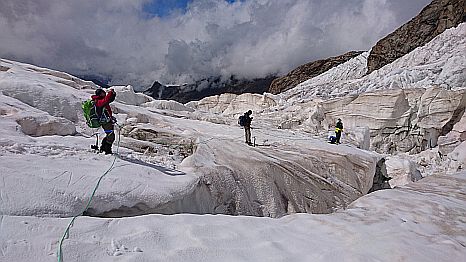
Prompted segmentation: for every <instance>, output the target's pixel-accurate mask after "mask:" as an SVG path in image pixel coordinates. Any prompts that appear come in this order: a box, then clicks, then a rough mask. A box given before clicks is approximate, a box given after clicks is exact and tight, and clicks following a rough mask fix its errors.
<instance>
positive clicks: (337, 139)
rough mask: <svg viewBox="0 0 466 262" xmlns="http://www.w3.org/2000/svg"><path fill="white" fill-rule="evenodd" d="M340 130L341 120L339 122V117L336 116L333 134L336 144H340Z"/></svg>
mask: <svg viewBox="0 0 466 262" xmlns="http://www.w3.org/2000/svg"><path fill="white" fill-rule="evenodd" d="M341 132H343V122H341V119H340V118H338V121H337V123H336V125H335V135H336V140H335V143H337V144H340V138H341Z"/></svg>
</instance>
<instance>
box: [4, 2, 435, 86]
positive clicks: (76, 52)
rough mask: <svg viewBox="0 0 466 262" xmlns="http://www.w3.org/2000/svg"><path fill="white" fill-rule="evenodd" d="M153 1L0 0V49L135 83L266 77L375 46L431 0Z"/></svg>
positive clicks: (43, 62)
mask: <svg viewBox="0 0 466 262" xmlns="http://www.w3.org/2000/svg"><path fill="white" fill-rule="evenodd" d="M147 1H148V0H137V1H123V0H118V1H115V0H100V1H95V0H80V1H74V0H0V36H1V41H0V56H1V57H6V58H10V59H17V60H20V61H24V62H31V63H34V64H38V65H41V66H47V67H52V68H56V69H59V70H64V71H68V72H71V73H74V74H94V75H108V76H110V77H111V78H112V79H113V80H114V82H120V83H121V82H123V83H132V84H136V85H150V84H151V83H152V82H153V81H154V80H160V81H163V82H165V83H168V82H182V81H190V80H192V79H198V78H202V77H205V76H210V75H219V74H221V75H225V76H228V75H230V74H236V75H239V76H244V77H262V76H265V75H267V74H271V73H277V72H279V73H286V72H287V71H289V70H290V69H292V68H294V67H296V66H298V65H300V64H303V63H306V62H309V61H311V60H315V59H320V58H325V57H328V56H332V55H338V54H341V53H343V52H346V51H350V50H367V49H369V48H370V47H371V46H372V45H373V44H374V43H375V42H376V41H377V40H378V39H380V38H381V37H383V36H384V35H386V34H388V33H390V32H391V31H392V30H393V29H395V28H396V27H398V26H399V25H401V24H402V23H404V22H405V21H406V20H408V19H409V18H411V17H413V16H415V15H416V14H417V13H418V12H419V11H420V9H421V8H422V7H423V6H425V5H427V4H428V2H429V1H428V0H415V1H403V0H392V1H389V0H331V1H330V0H255V1H252V0H246V1H244V2H236V3H234V4H228V3H227V2H225V1H223V0H194V1H193V2H192V3H191V4H190V5H189V6H188V10H187V12H185V13H174V14H172V15H171V16H168V17H163V18H159V17H150V16H148V14H146V13H144V11H143V5H144V3H147ZM405 2H408V3H405Z"/></svg>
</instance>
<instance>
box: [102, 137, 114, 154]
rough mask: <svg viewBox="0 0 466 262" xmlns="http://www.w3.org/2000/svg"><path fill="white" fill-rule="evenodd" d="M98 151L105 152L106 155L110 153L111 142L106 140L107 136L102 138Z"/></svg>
mask: <svg viewBox="0 0 466 262" xmlns="http://www.w3.org/2000/svg"><path fill="white" fill-rule="evenodd" d="M100 153H105V154H106V155H109V154H112V144H110V143H108V142H107V138H104V139H102V144H101V145H100Z"/></svg>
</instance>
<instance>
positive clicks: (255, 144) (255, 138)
mask: <svg viewBox="0 0 466 262" xmlns="http://www.w3.org/2000/svg"><path fill="white" fill-rule="evenodd" d="M252 138H253V139H254V144H253V146H254V147H256V137H255V136H253V137H252Z"/></svg>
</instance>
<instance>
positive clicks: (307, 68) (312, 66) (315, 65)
mask: <svg viewBox="0 0 466 262" xmlns="http://www.w3.org/2000/svg"><path fill="white" fill-rule="evenodd" d="M361 53H362V52H358V51H352V52H348V53H346V54H344V55H340V56H335V57H330V58H327V59H322V60H318V61H314V62H311V63H307V64H305V65H302V66H299V67H298V68H296V69H294V70H293V71H291V72H290V73H288V74H287V75H286V76H283V77H280V78H277V79H275V80H274V81H273V82H272V84H271V85H270V88H269V92H270V93H272V94H278V93H281V92H283V91H286V90H288V89H291V88H293V87H295V86H296V85H298V84H299V83H302V82H304V81H306V80H309V79H311V78H313V77H315V76H318V75H320V74H322V73H324V72H326V71H328V70H330V69H332V68H333V67H335V66H338V65H340V64H342V63H345V62H347V61H348V60H350V59H351V58H353V57H355V56H358V55H360V54H361Z"/></svg>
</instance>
